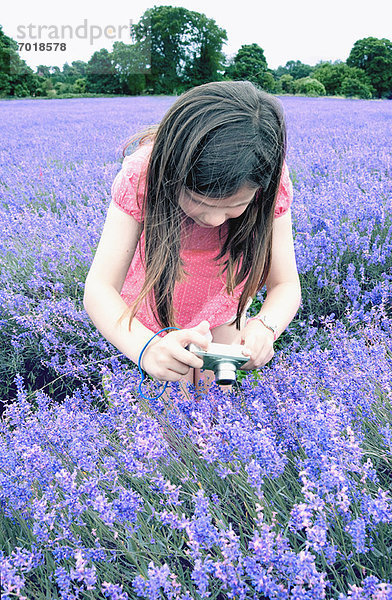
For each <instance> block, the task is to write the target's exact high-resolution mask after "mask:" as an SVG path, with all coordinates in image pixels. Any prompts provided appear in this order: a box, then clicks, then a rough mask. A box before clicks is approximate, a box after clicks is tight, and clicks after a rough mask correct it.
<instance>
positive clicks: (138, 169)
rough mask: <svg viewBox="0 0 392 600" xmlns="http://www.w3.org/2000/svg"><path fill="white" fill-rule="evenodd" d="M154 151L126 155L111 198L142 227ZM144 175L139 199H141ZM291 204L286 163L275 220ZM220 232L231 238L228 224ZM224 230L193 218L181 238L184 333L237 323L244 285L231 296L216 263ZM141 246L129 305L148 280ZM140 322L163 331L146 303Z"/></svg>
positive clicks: (126, 292) (177, 304)
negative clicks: (205, 325)
mask: <svg viewBox="0 0 392 600" xmlns="http://www.w3.org/2000/svg"><path fill="white" fill-rule="evenodd" d="M151 149H152V144H151V143H145V144H143V145H141V146H139V147H138V148H137V150H136V151H135V152H133V153H132V154H130V155H128V156H126V157H125V158H124V160H123V164H122V168H121V170H120V171H119V173H117V175H116V177H115V179H114V181H113V184H112V188H111V195H112V199H113V202H114V203H115V204H116V206H118V207H119V208H120V209H121V210H123V211H124V212H125V213H127V214H128V215H132V216H133V217H134V218H135V219H136V220H137V221H139V222H142V221H143V218H142V213H141V209H140V207H141V206H142V197H143V191H144V188H145V183H146V181H145V176H146V172H145V169H146V167H147V164H148V159H149V156H150V152H151ZM139 176H140V185H139V194H138V198H136V190H137V183H138V179H139ZM292 199H293V188H292V184H291V181H290V177H289V171H288V168H287V165H286V163H285V164H284V168H283V172H282V178H281V182H280V186H279V192H278V197H277V201H276V208H275V217H280V216H281V215H283V214H284V213H285V212H287V211H288V210H289V208H290V206H291V203H292ZM221 228H224V231H223V232H222V233H226V231H227V222H226V223H223V225H221ZM219 229H220V228H219V227H213V228H211V229H208V228H204V227H200V226H199V225H197V224H196V223H195V222H194V221H193V220H192V219H189V225H187V230H186V235H183V236H182V238H181V258H182V259H183V261H184V268H185V271H186V272H187V273H188V274H189V276H188V277H187V278H186V279H185V280H184V281H181V282H177V283H176V285H175V287H174V295H173V304H174V309H175V320H176V322H177V326H178V327H180V328H190V327H195V326H196V325H198V323H200V321H203V320H207V321H209V323H210V327H211V329H213V328H214V327H216V326H218V325H222V324H224V323H227V322H230V321H232V320H233V319H234V318H235V315H236V312H237V305H238V301H239V298H240V296H241V292H242V290H243V288H244V285H245V281H244V282H242V283H241V284H240V285H239V286H237V287H236V288H235V290H234V294H233V295H232V296H230V295H228V293H227V291H226V281H225V276H226V273H225V274H224V276H221V275H220V274H219V270H220V263H218V262H217V261H215V260H213V258H214V257H215V256H217V254H218V252H219V251H220V248H221V245H220V244H221V243H220V240H219ZM184 233H185V232H184ZM223 239H225V238H223ZM139 244H141V248H142V250H143V249H144V232H142V235H141V237H140V240H139ZM139 244H138V246H137V248H136V251H135V254H134V256H133V259H132V262H131V265H130V267H129V270H128V273H127V275H126V278H125V281H124V284H123V287H122V290H121V297H122V298H123V300H124V301H125V302H126V304H128V305H130V304H131V303H132V302H133V301H134V300H135V299H136V298H137V296H138V294H139V292H140V290H141V288H142V285H143V283H144V279H145V271H144V268H143V265H142V263H141V260H140V256H139ZM143 255H144V254H143ZM222 262H224V259H222ZM251 301H252V299H251V298H249V301H248V307H249V305H250V303H251ZM136 318H137V319H138V320H139V321H140V322H141V323H142V324H143V325H144V326H145V327H147V328H148V329H150V330H151V331H153V332H154V333H155V332H157V331H159V330H160V329H161V326H160V325H159V324H158V323H157V322H156V320H155V318H154V315H153V312H152V310H151V308H150V305H149V304H148V302H147V301H146V299H145V300H144V301H143V302H142V304H141V306H140V307H139V310H138V312H137V314H136ZM165 334H166V332H163V333H162V334H160V335H165Z"/></svg>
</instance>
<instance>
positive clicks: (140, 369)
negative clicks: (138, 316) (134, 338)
mask: <svg viewBox="0 0 392 600" xmlns="http://www.w3.org/2000/svg"><path fill="white" fill-rule="evenodd" d="M169 329H178V330H179V327H165V329H161V330H160V331H157V333H155V334H154V335H153V336H152V338H150V339H149V340H148V342H147V344H145V345H144V346H143V348H142V351H141V352H140V354H139V360H138V363H137V366H138V367H139V372H140V375H141V380H140V383H139V387H138V390H139V394H140V395H141V396H143V398H145V399H146V400H156V399H157V398H160V397H161V396H162V394H163V392H164V391H165V389H166V388H167V386H168V383H169V382H168V381H166V383H165V385H164V388H163V390H162V391H161V393H160V394H158V396H154V397H153V398H149V397H148V396H145V395H144V394H143V392H142V385H143V383H144V379H145V376H144V375H143V371H142V367H141V359H142V354H143V352H144V351H145V349H146V348H147V346H148V344H149V343H150V342H151V340H153V339H154V337H155V336H157V335H158V334H159V333H162V331H168V330H169Z"/></svg>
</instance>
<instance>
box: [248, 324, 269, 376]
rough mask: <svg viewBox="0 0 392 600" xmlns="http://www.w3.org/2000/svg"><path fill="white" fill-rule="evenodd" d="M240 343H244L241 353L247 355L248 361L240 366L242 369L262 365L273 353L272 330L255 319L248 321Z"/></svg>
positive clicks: (256, 367)
mask: <svg viewBox="0 0 392 600" xmlns="http://www.w3.org/2000/svg"><path fill="white" fill-rule="evenodd" d="M241 343H243V344H244V349H243V351H242V353H243V354H244V355H245V356H249V360H248V362H247V363H245V364H244V365H243V366H242V367H241V369H243V370H244V371H250V370H252V369H258V368H259V367H263V366H264V365H265V364H267V362H269V361H270V360H271V358H272V357H273V356H274V354H275V351H274V348H273V344H274V334H273V332H272V331H270V330H269V329H267V328H266V327H264V325H263V324H262V323H260V321H257V320H253V321H250V322H249V323H248V325H246V326H245V327H244V329H243V331H242V333H241Z"/></svg>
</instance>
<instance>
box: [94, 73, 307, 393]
mask: <svg viewBox="0 0 392 600" xmlns="http://www.w3.org/2000/svg"><path fill="white" fill-rule="evenodd" d="M137 138H139V146H138V148H137V149H136V151H135V152H133V153H132V154H130V155H128V156H125V158H124V161H123V165H122V168H121V171H120V172H119V173H118V174H117V176H116V178H115V180H114V182H113V185H112V189H111V193H112V202H111V204H110V206H109V208H108V212H107V217H106V222H105V225H104V228H103V232H102V236H101V239H100V242H99V244H98V248H97V251H96V254H95V257H94V260H93V263H92V265H91V268H90V271H89V273H88V276H87V279H86V284H85V294H84V306H85V309H86V311H87V313H88V314H89V316H90V318H91V319H92V321H93V322H94V324H95V325H96V327H97V328H98V330H99V331H100V332H101V333H102V334H103V335H104V337H106V338H107V339H108V340H109V341H110V342H111V343H112V344H113V345H114V346H116V347H117V348H118V349H119V350H120V351H121V352H122V353H124V354H125V355H126V356H127V357H128V358H130V359H131V360H132V361H133V362H135V363H137V362H138V358H139V355H140V352H141V350H142V348H143V347H144V345H145V344H146V343H147V342H148V341H149V340H151V338H152V337H153V335H154V334H155V333H156V332H158V331H159V330H161V329H162V328H166V327H178V328H179V330H172V331H169V332H168V331H165V332H161V333H160V334H159V335H157V336H155V337H154V339H152V340H151V342H150V343H149V344H148V346H147V347H146V349H145V350H144V352H143V357H142V366H143V369H144V370H145V371H146V372H147V373H149V374H150V375H151V376H153V377H154V378H156V379H158V380H160V381H168V382H169V381H180V382H181V383H182V387H183V389H185V384H186V383H187V382H190V383H192V384H194V385H195V387H196V389H200V387H201V386H202V385H203V384H206V385H207V386H208V385H209V384H210V383H211V382H212V381H213V380H214V375H213V373H212V372H211V371H203V373H201V372H200V369H201V367H202V360H201V359H200V358H198V357H197V356H196V355H195V354H193V353H191V352H189V351H188V350H187V349H186V346H187V345H188V344H189V343H190V342H193V343H195V344H197V345H198V346H200V347H201V348H203V349H207V347H208V339H211V336H212V340H213V341H214V342H219V343H224V344H231V343H235V344H243V346H244V350H243V353H244V355H245V356H247V357H249V360H248V362H247V363H246V364H245V365H244V367H242V368H243V369H245V370H248V369H255V368H259V367H261V366H263V365H265V364H266V363H267V362H268V361H269V360H271V358H272V357H273V355H274V349H273V343H274V341H275V340H276V339H277V338H278V337H279V335H280V334H281V333H282V332H283V331H284V330H285V328H286V327H287V325H288V324H289V323H290V322H291V320H292V319H293V317H294V316H295V314H296V312H297V310H298V307H299V304H300V301H301V290H300V283H299V277H298V272H297V267H296V261H295V255H294V244H293V236H292V225H291V209H290V205H291V202H292V185H291V182H290V179H289V174H288V169H287V166H286V163H285V152H286V129H285V123H284V117H283V113H282V109H281V106H280V103H279V102H278V101H277V100H276V99H275V98H274V97H272V96H270V95H269V94H267V93H265V92H263V91H261V90H259V89H258V88H256V87H255V86H254V85H253V84H252V83H250V82H248V81H236V82H233V81H221V82H212V83H207V84H203V85H200V86H198V87H195V88H193V89H190V90H188V91H186V92H185V93H184V94H182V95H181V96H180V97H179V98H178V99H177V100H176V101H175V102H174V104H173V105H172V106H171V108H170V109H169V110H168V112H167V113H166V115H165V116H164V118H163V119H162V121H161V123H160V124H159V125H158V126H155V127H152V128H150V129H149V130H148V131H147V132H145V133H144V134H142V135H140V134H139V135H138V136H137ZM133 141H134V138H132V139H131V141H130V142H129V143H131V142H133ZM128 145H129V144H127V146H128ZM127 146H126V147H127ZM126 147H125V148H126ZM125 148H124V150H125ZM123 154H124V152H123ZM264 284H266V289H267V296H266V299H265V302H264V304H263V306H262V310H261V312H260V314H259V315H258V316H257V317H253V318H252V319H248V321H246V311H247V308H248V307H249V305H250V303H251V302H252V298H253V297H254V296H255V295H256V293H257V292H258V291H259V290H260V289H261V288H262V287H263V285H264ZM208 335H209V338H208Z"/></svg>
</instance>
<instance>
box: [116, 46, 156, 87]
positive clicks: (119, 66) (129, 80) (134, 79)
mask: <svg viewBox="0 0 392 600" xmlns="http://www.w3.org/2000/svg"><path fill="white" fill-rule="evenodd" d="M111 58H112V63H113V66H114V68H115V70H116V73H117V76H118V78H119V80H120V83H121V85H122V87H123V90H124V92H125V93H128V94H131V95H138V94H141V93H143V92H144V91H145V88H146V76H145V75H146V73H148V72H149V69H150V63H149V61H150V58H151V57H150V56H146V53H145V47H144V46H143V45H142V44H140V42H136V44H124V42H114V44H113V50H112V53H111Z"/></svg>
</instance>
